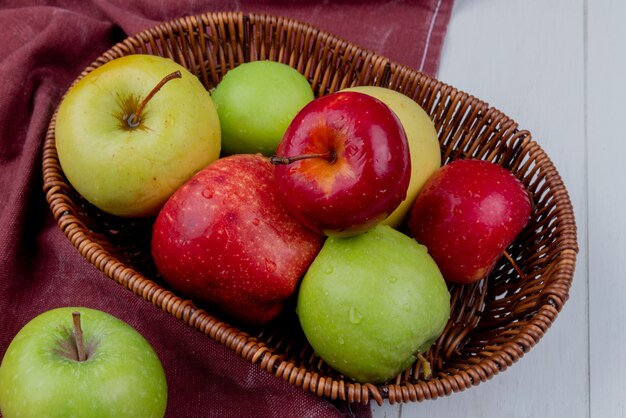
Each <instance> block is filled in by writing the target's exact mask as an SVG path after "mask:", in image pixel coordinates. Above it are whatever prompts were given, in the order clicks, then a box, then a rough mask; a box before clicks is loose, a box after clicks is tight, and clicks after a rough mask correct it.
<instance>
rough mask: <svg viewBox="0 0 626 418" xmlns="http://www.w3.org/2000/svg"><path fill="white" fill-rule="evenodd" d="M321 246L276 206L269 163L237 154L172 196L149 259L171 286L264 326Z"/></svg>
mask: <svg viewBox="0 0 626 418" xmlns="http://www.w3.org/2000/svg"><path fill="white" fill-rule="evenodd" d="M322 241H323V236H322V235H319V234H316V233H314V232H313V231H310V230H309V229H307V228H306V227H304V226H303V225H302V224H300V223H299V222H298V221H297V220H295V219H294V218H293V217H292V216H291V215H290V214H289V213H288V212H287V210H286V209H285V208H284V206H283V205H282V204H281V203H280V202H279V196H278V195H277V194H276V191H275V185H274V167H273V165H272V164H271V163H270V161H269V158H267V157H263V156H261V155H260V154H256V155H251V154H237V155H232V156H229V157H225V158H221V159H219V160H217V161H215V162H213V163H211V164H210V165H209V166H207V167H206V168H205V169H203V170H202V171H200V172H199V173H198V174H196V175H195V176H194V177H192V178H191V179H190V180H189V181H188V182H187V183H185V184H184V185H183V186H182V187H181V188H180V189H178V190H177V191H176V192H175V193H174V194H173V195H172V197H171V198H170V199H169V200H168V201H167V203H166V204H165V206H164V207H163V209H162V210H161V212H160V213H159V215H158V217H157V219H156V221H155V224H154V228H153V235H152V255H153V258H154V262H155V265H156V267H157V269H158V270H159V272H160V274H161V275H162V276H163V278H164V280H165V281H166V282H167V283H169V285H170V286H172V288H174V289H177V290H178V291H180V292H181V293H183V294H185V295H187V296H189V297H191V298H192V299H194V300H196V301H202V302H206V303H208V304H209V306H211V307H214V308H216V309H218V310H220V311H221V312H223V313H225V314H227V315H228V316H230V317H231V318H234V319H236V320H239V321H243V322H247V323H255V324H263V323H267V322H269V321H271V320H273V319H274V318H276V317H277V316H278V315H279V313H280V312H281V310H282V308H283V305H284V302H285V300H286V299H287V298H289V297H290V296H291V295H292V294H293V293H294V292H295V290H296V286H297V284H298V283H299V281H300V278H301V277H302V276H303V275H304V273H305V271H306V269H307V267H308V266H309V265H310V263H311V262H312V260H313V258H314V257H315V255H316V254H317V253H318V251H319V250H320V248H321V245H322Z"/></svg>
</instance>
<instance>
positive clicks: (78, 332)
mask: <svg viewBox="0 0 626 418" xmlns="http://www.w3.org/2000/svg"><path fill="white" fill-rule="evenodd" d="M72 320H73V321H74V342H75V343H76V352H77V353H78V361H85V360H87V354H86V353H85V340H84V337H83V329H82V327H81V326H80V312H72Z"/></svg>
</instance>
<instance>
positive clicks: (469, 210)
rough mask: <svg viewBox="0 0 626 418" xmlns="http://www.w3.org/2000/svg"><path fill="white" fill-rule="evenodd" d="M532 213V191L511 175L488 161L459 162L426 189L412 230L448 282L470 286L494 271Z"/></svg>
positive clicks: (413, 217)
mask: <svg viewBox="0 0 626 418" xmlns="http://www.w3.org/2000/svg"><path fill="white" fill-rule="evenodd" d="M531 209H532V204H531V200H530V197H529V195H528V192H527V191H526V189H525V188H524V185H523V184H522V182H520V181H519V180H518V179H517V177H515V176H514V175H513V174H512V173H511V172H510V171H509V170H506V169H505V168H503V167H501V166H499V165H497V164H495V163H492V162H489V161H482V160H456V161H453V162H451V163H449V164H447V165H445V166H443V167H442V168H441V169H439V170H438V171H437V172H436V173H435V174H434V175H433V176H432V177H431V178H430V179H429V180H428V182H427V183H426V185H424V188H423V189H422V191H421V192H420V194H419V195H418V197H417V199H416V200H415V203H414V205H413V208H412V210H411V214H410V217H409V221H408V225H409V229H410V233H411V235H412V236H413V237H414V238H415V239H417V241H418V242H420V243H421V244H424V245H425V246H426V247H427V248H428V252H429V253H430V254H431V255H432V257H433V258H434V259H435V261H436V262H437V264H438V265H439V268H440V269H441V272H442V273H443V276H444V277H445V278H446V280H448V281H452V282H459V283H472V282H475V281H477V280H480V279H482V278H483V277H486V276H487V275H488V274H489V273H490V272H491V271H492V270H493V268H494V267H495V265H496V262H497V261H498V259H499V258H500V256H501V255H503V253H504V251H505V250H506V248H507V247H508V246H509V245H510V244H511V243H512V242H513V240H514V239H515V237H516V236H517V235H518V234H519V233H520V232H521V231H522V229H523V228H524V227H525V226H526V224H527V223H528V220H529V217H530V213H531ZM514 267H516V266H514Z"/></svg>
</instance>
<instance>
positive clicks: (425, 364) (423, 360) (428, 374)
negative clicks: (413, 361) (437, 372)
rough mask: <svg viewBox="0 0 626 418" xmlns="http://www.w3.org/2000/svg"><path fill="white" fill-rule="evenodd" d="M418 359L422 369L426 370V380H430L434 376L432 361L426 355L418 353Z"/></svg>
mask: <svg viewBox="0 0 626 418" xmlns="http://www.w3.org/2000/svg"><path fill="white" fill-rule="evenodd" d="M417 359H418V360H419V362H420V364H421V365H422V369H423V370H424V380H430V379H431V378H432V377H433V371H432V369H431V368H430V363H429V362H428V360H426V357H424V356H423V355H421V354H420V353H417Z"/></svg>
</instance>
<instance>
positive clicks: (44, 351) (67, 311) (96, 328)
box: [0, 307, 167, 418]
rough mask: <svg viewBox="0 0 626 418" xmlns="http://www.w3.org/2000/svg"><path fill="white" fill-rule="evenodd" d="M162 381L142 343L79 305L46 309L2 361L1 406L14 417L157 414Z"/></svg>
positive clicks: (162, 405)
mask: <svg viewBox="0 0 626 418" xmlns="http://www.w3.org/2000/svg"><path fill="white" fill-rule="evenodd" d="M166 405H167V382H166V378H165V372H164V371H163V367H162V365H161V362H160V360H159V358H158V356H157V354H156V353H155V352H154V350H153V348H152V347H151V346H150V344H149V343H148V341H146V339H145V338H144V337H143V336H142V335H141V334H139V333H138V332H137V331H136V330H135V329H134V328H132V327H131V326H130V325H128V324H127V323H125V322H123V321H121V320H119V319H117V318H115V317H114V316H112V315H110V314H108V313H105V312H102V311H99V310H94V309H88V308H84V307H63V308H57V309H53V310H50V311H47V312H44V313H42V314H40V315H38V316H37V317H35V318H33V319H32V320H31V321H30V322H28V323H27V324H26V325H25V326H24V327H23V328H22V329H21V330H20V331H19V332H18V333H17V335H16V336H15V338H14V339H13V341H12V342H11V344H10V345H9V348H8V349H7V351H6V353H5V355H4V358H3V359H2V365H0V409H1V410H2V414H3V416H4V417H5V418H13V417H103V418H104V417H115V418H121V417H133V418H135V417H162V416H164V415H165V409H166Z"/></svg>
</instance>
